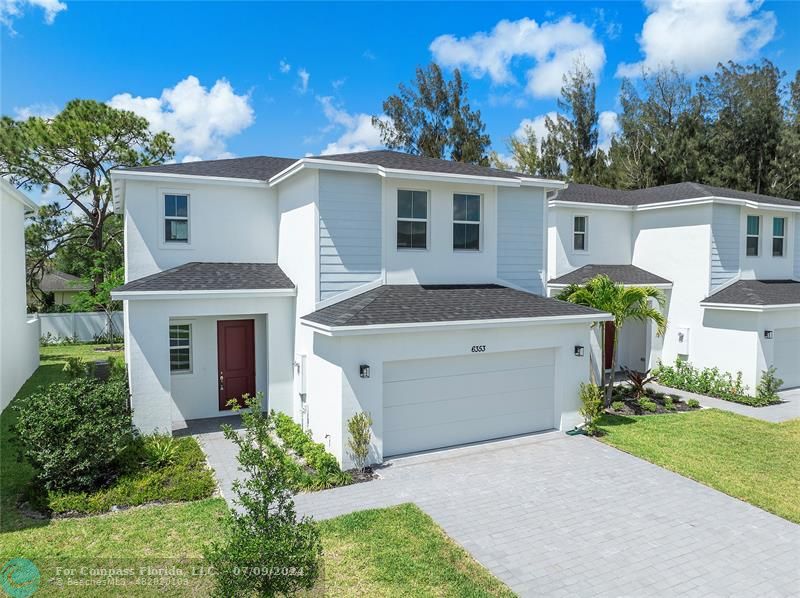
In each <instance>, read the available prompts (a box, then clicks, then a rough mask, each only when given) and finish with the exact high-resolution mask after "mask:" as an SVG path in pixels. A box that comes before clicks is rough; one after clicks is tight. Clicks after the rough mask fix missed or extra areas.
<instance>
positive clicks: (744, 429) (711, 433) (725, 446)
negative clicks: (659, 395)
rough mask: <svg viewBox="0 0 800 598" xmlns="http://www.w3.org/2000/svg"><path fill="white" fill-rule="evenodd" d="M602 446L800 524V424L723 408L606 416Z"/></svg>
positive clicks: (798, 420) (601, 423)
mask: <svg viewBox="0 0 800 598" xmlns="http://www.w3.org/2000/svg"><path fill="white" fill-rule="evenodd" d="M600 427H601V429H602V431H603V432H604V434H603V436H601V437H600V440H601V441H602V442H605V443H607V444H610V445H611V446H614V447H616V448H618V449H620V450H623V451H625V452H627V453H631V454H632V455H636V456H637V457H641V458H642V459H646V460H647V461H650V462H652V463H655V464H657V465H660V466H662V467H665V468H667V469H670V470H672V471H674V472H676V473H679V474H681V475H684V476H686V477H689V478H692V479H693V480H696V481H698V482H701V483H703V484H706V485H707V486H711V487H712V488H716V489H717V490H719V491H721V492H724V493H726V494H729V495H730V496H735V497H736V498H739V499H741V500H744V501H747V502H749V503H751V504H753V505H755V506H757V507H761V508H762V509H764V510H766V511H770V512H771V513H775V514H776V515H779V516H781V517H783V518H785V519H788V520H789V521H794V522H795V523H800V499H799V498H798V497H800V419H795V420H792V421H788V422H784V423H780V424H773V423H769V422H765V421H761V420H757V419H753V418H750V417H744V416H742V415H737V414H735V413H730V412H727V411H720V410H717V409H704V410H702V411H696V412H692V413H684V414H679V415H678V414H676V415H658V416H645V417H622V416H613V415H605V416H603V418H602V419H601V421H600Z"/></svg>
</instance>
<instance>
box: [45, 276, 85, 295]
mask: <svg viewBox="0 0 800 598" xmlns="http://www.w3.org/2000/svg"><path fill="white" fill-rule="evenodd" d="M90 288H91V285H89V284H86V283H85V282H83V281H82V280H81V279H80V278H78V277H77V276H73V275H72V274H67V273H66V272H59V271H57V270H54V271H52V272H45V274H44V276H42V279H41V280H40V281H39V289H40V290H42V291H44V292H45V293H53V292H55V291H85V290H87V289H90Z"/></svg>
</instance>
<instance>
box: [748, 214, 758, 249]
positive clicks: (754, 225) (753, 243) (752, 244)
mask: <svg viewBox="0 0 800 598" xmlns="http://www.w3.org/2000/svg"><path fill="white" fill-rule="evenodd" d="M760 234H761V216H754V215H753V214H748V215H747V234H746V237H745V254H746V255H748V256H753V257H754V256H757V255H758V246H759V244H760Z"/></svg>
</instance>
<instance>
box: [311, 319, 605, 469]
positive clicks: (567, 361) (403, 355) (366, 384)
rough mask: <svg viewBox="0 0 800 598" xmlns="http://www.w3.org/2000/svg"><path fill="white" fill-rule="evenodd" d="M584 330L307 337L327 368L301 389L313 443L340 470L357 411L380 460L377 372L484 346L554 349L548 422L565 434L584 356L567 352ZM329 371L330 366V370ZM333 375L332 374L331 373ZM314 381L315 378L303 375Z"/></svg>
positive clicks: (574, 410) (573, 419) (520, 328)
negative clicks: (368, 421)
mask: <svg viewBox="0 0 800 598" xmlns="http://www.w3.org/2000/svg"><path fill="white" fill-rule="evenodd" d="M589 334H590V332H589V326H588V325H587V324H563V325H557V326H553V325H533V326H531V325H517V326H514V327H498V328H480V329H471V330H452V331H447V332H445V331H441V330H440V331H438V332H418V333H391V334H371V335H360V336H346V337H338V338H337V337H328V336H323V335H321V334H318V333H315V338H314V352H315V354H316V355H317V356H318V358H319V359H321V360H324V361H325V362H326V363H327V364H329V365H328V366H326V371H325V372H323V377H322V380H321V382H322V381H324V384H322V383H320V384H318V385H316V386H315V387H313V388H310V389H309V398H308V404H309V413H310V414H311V415H312V418H314V414H315V412H316V411H322V412H323V414H324V415H323V417H320V418H318V419H317V420H316V421H319V423H320V424H321V427H320V426H312V430H313V433H314V439H315V440H317V441H318V442H323V443H325V445H326V447H328V449H329V450H330V451H331V452H332V453H333V454H334V455H335V456H336V457H337V458H338V459H340V460H341V461H342V462H343V463H344V464H345V466H350V465H351V462H350V458H349V456H348V455H347V449H346V446H347V439H348V432H347V420H348V419H349V418H350V417H352V416H353V415H354V414H355V413H357V412H359V411H369V412H370V414H371V415H372V419H373V451H372V456H371V458H372V460H373V461H380V460H381V459H382V455H383V365H384V363H386V362H390V361H400V360H405V359H434V358H437V357H454V356H458V355H470V356H471V355H472V353H471V347H472V345H475V344H476V343H477V344H485V345H486V352H487V353H502V352H506V351H522V350H529V349H547V348H553V349H555V374H554V379H555V389H554V394H555V398H554V400H555V414H556V415H555V418H554V421H553V427H554V428H558V429H561V430H565V429H569V428H571V427H573V426H574V425H576V424H577V423H580V422H581V421H582V420H581V417H580V415H579V414H578V409H579V407H580V404H579V399H578V390H579V386H580V383H581V382H585V381H586V380H587V377H588V367H589V365H588V359H589V358H588V355H589V353H588V351H587V352H585V353H584V357H575V356H574V347H575V345H583V346H585V347H586V346H588V345H589ZM360 364H368V365H369V366H370V377H369V378H368V379H364V378H361V377H360V376H359V365H360ZM333 366H335V367H333ZM337 370H338V371H337ZM310 374H311V375H312V376H314V377H316V375H317V374H316V373H315V372H313V371H310Z"/></svg>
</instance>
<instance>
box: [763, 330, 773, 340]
mask: <svg viewBox="0 0 800 598" xmlns="http://www.w3.org/2000/svg"><path fill="white" fill-rule="evenodd" d="M764 338H772V330H765V331H764Z"/></svg>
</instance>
